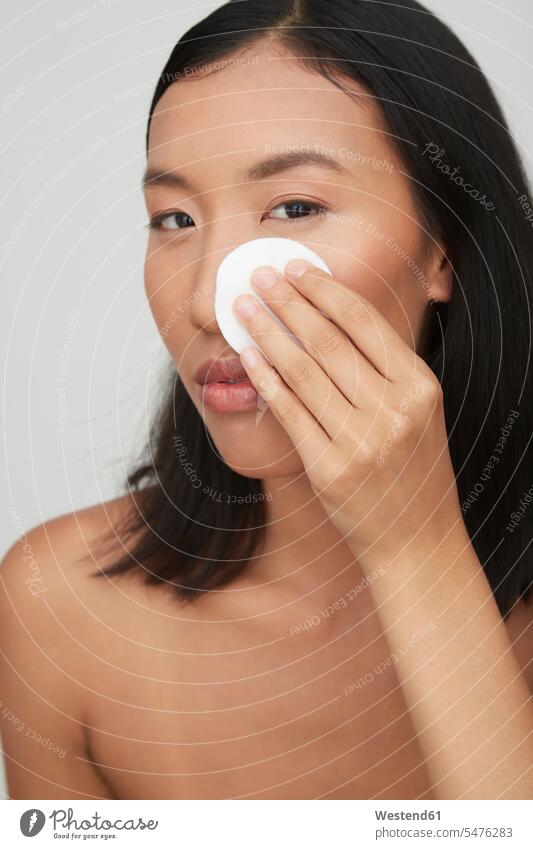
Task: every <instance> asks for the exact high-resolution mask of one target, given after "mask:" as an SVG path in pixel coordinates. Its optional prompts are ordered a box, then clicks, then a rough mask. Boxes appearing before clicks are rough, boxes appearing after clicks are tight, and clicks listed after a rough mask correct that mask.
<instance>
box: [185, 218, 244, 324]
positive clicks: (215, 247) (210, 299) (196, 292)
mask: <svg viewBox="0 0 533 849" xmlns="http://www.w3.org/2000/svg"><path fill="white" fill-rule="evenodd" d="M243 218H244V217H243ZM220 224H221V225H222V226H217V224H214V225H212V226H211V227H210V228H208V227H207V226H206V227H205V228H203V229H204V232H203V238H202V239H201V240H199V241H201V248H200V256H199V258H198V259H196V260H195V261H193V263H192V264H191V269H190V273H191V276H192V288H191V294H190V304H189V321H190V323H191V325H192V326H193V327H194V329H195V330H198V331H200V330H203V331H206V332H207V333H218V334H220V335H222V334H221V331H220V327H219V326H218V322H217V319H216V314H215V284H216V276H217V271H218V267H219V265H220V263H221V262H222V260H223V259H224V257H225V256H226V255H227V254H229V253H230V252H231V251H232V250H234V249H235V248H237V247H238V246H239V245H241V244H243V243H244V242H247V241H249V240H250V239H255V238H257V236H258V234H257V232H255V231H253V228H252V227H246V226H245V224H244V220H242V222H241V221H238V222H237V223H236V221H235V220H234V221H231V220H230V221H229V226H227V225H228V221H227V219H226V223H225V224H224V222H223V221H222V222H220V221H219V222H218V225H220ZM241 224H242V226H241ZM208 229H210V230H211V232H210V233H208ZM215 230H216V232H215Z"/></svg>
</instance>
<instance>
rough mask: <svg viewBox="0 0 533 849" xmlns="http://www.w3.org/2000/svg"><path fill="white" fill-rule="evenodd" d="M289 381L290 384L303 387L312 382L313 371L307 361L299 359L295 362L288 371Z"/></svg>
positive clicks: (290, 364) (288, 367) (289, 366)
mask: <svg viewBox="0 0 533 849" xmlns="http://www.w3.org/2000/svg"><path fill="white" fill-rule="evenodd" d="M286 374H287V379H288V381H289V383H290V384H292V385H297V386H302V385H303V384H305V383H308V382H309V381H310V380H311V377H312V375H313V369H312V368H311V365H310V363H309V362H307V360H305V359H303V358H301V357H298V359H295V360H293V361H292V362H291V363H289V365H288V366H287V369H286Z"/></svg>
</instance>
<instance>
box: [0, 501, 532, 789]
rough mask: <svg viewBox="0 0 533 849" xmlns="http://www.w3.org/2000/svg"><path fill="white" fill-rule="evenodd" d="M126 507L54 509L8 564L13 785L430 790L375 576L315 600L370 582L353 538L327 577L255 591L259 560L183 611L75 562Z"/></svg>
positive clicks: (520, 630) (524, 656)
mask: <svg viewBox="0 0 533 849" xmlns="http://www.w3.org/2000/svg"><path fill="white" fill-rule="evenodd" d="M128 506H131V505H130V503H129V499H128V498H124V499H117V500H115V501H112V502H108V503H106V504H103V505H98V506H95V507H92V508H88V509H85V510H82V511H80V512H78V513H76V514H70V515H66V516H63V517H59V518H57V519H54V520H50V521H48V522H46V523H45V524H44V525H43V526H42V527H40V528H36V529H34V530H32V531H31V532H30V533H29V534H28V535H27V537H26V539H24V538H23V539H22V540H21V541H20V542H18V543H17V544H16V545H15V546H14V547H13V548H12V549H11V550H10V552H9V553H8V555H7V557H6V558H5V560H4V562H3V564H2V567H1V569H0V575H1V577H2V584H3V592H2V595H1V605H0V608H1V614H2V615H1V619H0V637H1V645H2V653H3V657H2V660H1V662H0V680H1V681H2V709H3V710H4V708H5V709H7V710H8V711H12V712H13V713H15V718H11V716H10V715H7V716H3V718H2V726H1V732H2V737H3V743H4V749H5V755H6V770H7V777H8V788H9V795H10V797H11V798H14V799H24V798H42V799H78V798H79V799H85V798H99V799H109V798H111V799H113V798H117V799H136V798H153V799H157V798H159V799H206V798H222V799H224V798H254V799H271V798H283V799H309V798H327V799H358V798H361V799H372V798H393V799H418V798H426V799H431V798H433V794H432V791H431V785H430V782H429V779H428V776H427V773H426V770H425V767H424V762H423V757H422V754H421V752H420V749H419V746H418V744H417V739H416V735H415V734H414V731H413V727H412V724H411V721H410V718H409V713H408V711H407V710H406V705H405V701H404V699H403V697H402V688H401V686H400V683H399V680H398V677H397V675H396V671H395V664H394V663H390V661H389V662H387V659H388V658H389V657H390V651H389V649H388V646H387V644H386V641H385V639H384V637H383V633H382V630H381V627H380V624H379V618H378V617H377V615H376V611H375V609H374V607H373V604H372V601H371V595H370V593H369V591H368V588H367V589H362V591H360V592H358V593H356V595H355V598H354V599H353V600H352V601H348V603H347V607H344V608H343V607H339V608H338V609H337V610H336V611H335V612H334V613H333V614H332V615H330V616H327V615H324V614H323V613H322V614H321V611H324V610H325V609H326V607H327V605H328V604H330V605H331V604H333V603H334V602H335V601H337V600H338V599H339V598H341V597H342V595H344V594H345V593H346V592H349V591H350V590H353V588H354V587H357V584H358V580H361V579H362V575H360V574H359V573H358V571H357V567H356V565H354V563H353V557H351V556H350V552H349V550H347V549H346V548H345V547H344V545H343V543H342V542H341V543H340V544H338V545H337V546H336V547H334V548H333V549H332V550H331V552H329V553H328V554H327V555H325V556H319V558H318V560H317V563H320V566H321V568H322V579H323V581H324V582H327V581H328V578H329V577H330V573H331V572H332V568H331V567H332V564H334V566H335V568H334V570H333V571H334V572H336V573H339V577H338V578H336V579H335V580H334V581H331V580H330V581H329V584H328V583H325V585H324V586H320V583H319V581H320V579H319V575H318V568H317V573H316V575H315V576H313V578H311V579H309V577H306V575H307V570H306V569H305V568H304V569H303V570H302V572H301V574H299V575H295V576H294V578H293V580H290V581H283V580H282V581H281V582H277V583H272V584H270V585H268V586H267V587H262V588H261V590H260V591H258V589H257V588H256V589H254V586H255V587H257V584H258V583H259V582H260V576H259V574H258V573H259V572H260V571H261V568H262V561H261V560H260V559H259V560H258V563H257V566H258V568H257V570H253V572H254V574H253V575H250V574H248V575H247V574H245V575H243V576H242V578H239V579H237V580H236V581H235V582H234V583H233V584H232V585H231V588H228V591H226V592H219V593H215V594H213V595H212V596H209V595H208V596H206V597H203V598H202V599H201V601H200V602H197V603H196V604H195V605H194V606H189V607H185V608H183V607H178V605H177V602H176V601H175V599H174V597H173V596H172V595H171V593H170V592H167V589H166V588H165V587H163V586H161V587H150V588H147V587H145V586H144V585H143V583H142V581H141V579H140V577H138V576H134V575H129V576H121V577H119V578H114V579H113V582H110V581H108V580H106V579H101V578H91V577H90V576H89V575H90V572H91V571H93V566H94V564H92V563H91V562H89V563H83V564H82V565H80V564H79V563H76V562H75V561H76V559H77V558H78V557H84V556H85V555H87V553H88V551H89V552H90V551H91V546H94V544H95V543H96V542H97V541H98V539H100V538H101V534H102V532H103V531H104V529H106V528H109V527H110V526H111V525H112V524H117V523H118V518H119V516H121V515H122V514H123V512H124V510H125V509H127V508H128ZM328 543H329V544H331V545H334V541H333V539H332V538H331V539H330V540H329V541H328ZM24 544H26V545H28V544H29V545H30V546H31V552H32V556H33V557H34V558H35V561H36V562H37V563H38V564H39V569H40V577H41V578H42V581H41V582H40V584H39V588H40V589H41V590H42V592H41V593H40V594H39V595H36V596H35V597H34V596H33V595H32V593H31V592H30V591H29V590H28V586H27V585H26V584H25V578H26V577H27V576H28V575H32V576H34V573H33V572H30V571H29V569H28V565H27V562H24V560H23V559H22V558H23V557H27V556H28V550H26V551H24V549H23V546H24ZM327 547H328V544H327V543H326V541H324V549H325V548H327ZM317 553H318V552H315V555H316V554H317ZM309 559H310V558H309ZM105 563H106V561H105V560H100V564H101V565H104V564H105ZM265 565H266V566H267V567H268V562H266V561H265ZM277 565H278V566H282V565H283V564H282V562H281V560H280V559H278V562H277ZM302 565H303V564H302ZM341 573H343V575H342V577H341V576H340V574H341ZM317 615H318V616H319V624H316V625H315V624H312V623H313V622H314V621H316V618H315V619H313V617H316V616H317ZM306 620H307V622H308V625H307V629H305V627H302V626H305V622H306ZM532 621H533V616H532V611H531V609H530V608H529V609H528V608H527V607H526V606H525V605H523V604H522V605H519V606H517V607H516V608H515V610H514V611H513V613H512V614H511V615H510V617H508V619H507V623H506V624H507V630H508V633H509V636H510V638H511V641H512V644H513V650H514V652H515V654H516V657H517V659H518V661H519V663H520V665H521V668H522V669H523V671H524V673H525V674H526V675H527V676H528V680H529V685H530V687H532V688H533V679H532V676H531V674H530V672H531V665H530V666H529V671H528V664H530V663H531V643H532V636H533V625H532ZM298 629H299V630H298ZM422 639H423V637H422ZM14 670H15V671H14ZM365 676H366V679H365ZM369 676H370V677H369ZM358 681H359V686H355V687H354V685H357V682H358ZM22 723H24V727H23V728H21V730H19V728H20V726H21V724H22ZM34 732H36V733H38V734H39V735H40V736H41V738H42V739H43V740H49V741H50V745H43V744H42V743H40V742H39V741H38V740H37V739H36V738H35V733H34ZM52 746H55V747H56V749H55V750H52V748H51V747H52ZM58 750H59V751H58ZM62 752H64V753H65V754H62Z"/></svg>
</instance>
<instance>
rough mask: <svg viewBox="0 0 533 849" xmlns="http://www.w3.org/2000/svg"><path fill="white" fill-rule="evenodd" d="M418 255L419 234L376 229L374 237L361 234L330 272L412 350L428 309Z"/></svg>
mask: <svg viewBox="0 0 533 849" xmlns="http://www.w3.org/2000/svg"><path fill="white" fill-rule="evenodd" d="M369 226H370V228H371V229H370V233H373V230H372V225H369ZM419 254H420V245H419V235H417V233H416V232H405V231H403V232H402V231H400V232H398V231H397V232H396V233H393V231H391V229H387V232H384V231H383V230H377V228H376V233H374V234H373V235H370V234H369V233H366V232H363V233H359V234H358V235H357V239H356V244H355V246H352V248H351V251H350V255H347V256H344V257H340V258H337V261H336V263H335V267H333V266H332V269H331V270H332V272H333V273H334V274H335V276H336V277H337V278H338V279H339V280H341V281H342V282H343V283H344V284H345V285H348V286H350V287H351V288H353V289H354V290H355V291H357V292H358V293H360V294H361V295H362V296H363V297H364V298H366V299H367V300H368V301H370V303H372V304H373V305H374V306H375V307H376V308H377V309H378V310H379V311H380V313H381V314H382V315H383V316H384V317H385V318H386V319H387V321H389V322H390V324H391V325H392V327H394V329H395V330H396V331H397V332H398V333H399V334H400V336H401V337H402V338H403V339H404V340H405V341H406V342H407V343H408V344H409V345H411V346H412V345H413V343H414V341H416V340H417V339H418V337H419V334H420V331H421V327H422V323H423V318H424V315H425V312H426V308H427V297H426V295H425V290H424V286H423V285H422V283H423V281H424V280H425V276H424V269H423V267H422V263H421V260H420V258H419Z"/></svg>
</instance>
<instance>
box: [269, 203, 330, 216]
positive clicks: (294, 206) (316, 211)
mask: <svg viewBox="0 0 533 849" xmlns="http://www.w3.org/2000/svg"><path fill="white" fill-rule="evenodd" d="M283 208H286V210H287V214H286V215H283V214H279V213H277V212H276V210H283ZM309 210H311V213H309ZM326 212H327V209H326V207H325V206H322V205H321V204H319V203H313V201H310V200H304V199H302V198H294V199H291V200H284V201H283V202H282V203H279V204H278V205H277V206H274V207H273V208H272V209H271V210H270V214H271V215H273V217H274V218H278V219H279V220H281V221H287V220H291V219H294V218H314V217H315V216H316V215H324V214H325V213H326Z"/></svg>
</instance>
